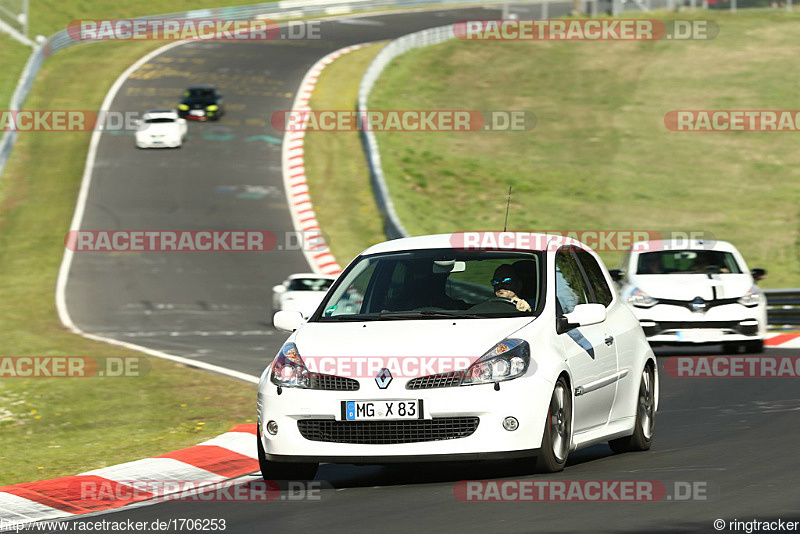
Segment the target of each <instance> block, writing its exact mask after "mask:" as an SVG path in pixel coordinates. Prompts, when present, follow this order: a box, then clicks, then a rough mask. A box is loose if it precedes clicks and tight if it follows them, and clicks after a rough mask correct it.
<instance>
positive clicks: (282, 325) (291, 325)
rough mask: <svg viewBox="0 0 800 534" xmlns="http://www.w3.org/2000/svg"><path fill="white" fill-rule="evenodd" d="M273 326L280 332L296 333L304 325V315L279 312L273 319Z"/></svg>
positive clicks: (292, 312) (295, 312)
mask: <svg viewBox="0 0 800 534" xmlns="http://www.w3.org/2000/svg"><path fill="white" fill-rule="evenodd" d="M272 324H273V326H275V328H277V329H278V330H283V331H284V332H294V331H295V330H297V329H298V328H300V325H301V324H303V314H302V313H300V312H299V311H283V310H282V311H279V312H277V313H275V316H274V317H273V318H272Z"/></svg>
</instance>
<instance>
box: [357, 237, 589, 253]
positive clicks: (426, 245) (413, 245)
mask: <svg viewBox="0 0 800 534" xmlns="http://www.w3.org/2000/svg"><path fill="white" fill-rule="evenodd" d="M552 240H557V242H558V244H559V246H561V245H576V246H578V247H580V248H583V249H586V250H591V249H589V247H587V246H586V245H584V244H583V243H581V242H580V241H578V240H576V239H572V238H570V237H566V236H561V235H554V234H539V233H530V232H456V233H452V234H437V235H425V236H418V237H404V238H401V239H394V240H392V241H385V242H383V243H378V244H377V245H373V246H371V247H369V248H368V249H367V250H365V251H364V252H363V253H362V254H365V255H366V254H380V253H385V252H399V251H403V250H424V249H437V248H443V249H446V248H455V249H464V250H530V251H545V250H548V243H550V242H551V241H552ZM465 244H466V246H465ZM553 250H555V249H553Z"/></svg>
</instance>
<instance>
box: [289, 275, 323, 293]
mask: <svg viewBox="0 0 800 534" xmlns="http://www.w3.org/2000/svg"><path fill="white" fill-rule="evenodd" d="M332 283H333V280H329V279H327V278H293V279H291V280H289V287H288V290H289V291H327V290H328V288H329V287H331V284H332Z"/></svg>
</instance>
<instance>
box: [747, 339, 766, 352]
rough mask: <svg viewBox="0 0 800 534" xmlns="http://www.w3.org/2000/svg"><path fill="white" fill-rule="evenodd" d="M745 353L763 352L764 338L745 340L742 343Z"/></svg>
mask: <svg viewBox="0 0 800 534" xmlns="http://www.w3.org/2000/svg"><path fill="white" fill-rule="evenodd" d="M742 346H743V347H744V353H745V354H761V353H762V352H764V340H763V339H756V340H754V341H745V342H744V343H742Z"/></svg>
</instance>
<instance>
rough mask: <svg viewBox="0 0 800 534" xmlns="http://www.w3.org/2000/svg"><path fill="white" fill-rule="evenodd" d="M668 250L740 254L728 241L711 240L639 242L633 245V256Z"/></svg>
mask: <svg viewBox="0 0 800 534" xmlns="http://www.w3.org/2000/svg"><path fill="white" fill-rule="evenodd" d="M662 250H663V251H668V250H717V251H720V252H738V251H737V250H736V247H734V246H733V245H732V244H731V243H728V242H727V241H716V240H711V239H660V240H652V241H637V242H635V243H633V245H631V252H632V253H633V254H641V253H644V252H658V251H662Z"/></svg>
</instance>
